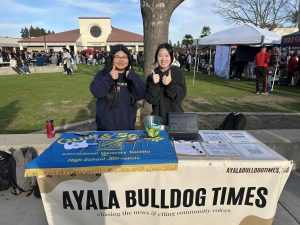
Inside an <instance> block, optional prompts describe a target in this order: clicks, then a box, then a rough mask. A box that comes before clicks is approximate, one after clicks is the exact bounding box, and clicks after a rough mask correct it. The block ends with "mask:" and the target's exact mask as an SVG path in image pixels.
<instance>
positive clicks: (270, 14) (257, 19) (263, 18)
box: [212, 0, 293, 30]
mask: <svg viewBox="0 0 300 225" xmlns="http://www.w3.org/2000/svg"><path fill="white" fill-rule="evenodd" d="M291 2H293V0H219V1H216V2H214V3H212V6H213V8H214V10H213V12H214V13H216V14H219V15H221V16H223V17H224V18H225V20H227V21H228V22H231V23H237V24H239V23H251V24H253V25H255V26H258V27H261V28H267V29H269V30H273V29H274V28H276V27H280V26H282V25H284V23H285V22H287V21H288V20H287V18H288V13H287V6H288V4H289V3H291Z"/></svg>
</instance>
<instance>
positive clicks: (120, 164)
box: [25, 130, 178, 176]
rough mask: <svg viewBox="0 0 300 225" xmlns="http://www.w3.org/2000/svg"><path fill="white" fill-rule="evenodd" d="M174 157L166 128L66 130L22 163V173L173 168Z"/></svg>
mask: <svg viewBox="0 0 300 225" xmlns="http://www.w3.org/2000/svg"><path fill="white" fill-rule="evenodd" d="M177 163H178V159H177V156H176V152H175V150H174V148H173V146H172V144H171V142H170V138H169V135H168V134H167V132H166V131H160V133H159V136H157V137H155V138H150V137H148V136H147V134H146V131H143V130H132V131H105V132H104V131H103V132H87V133H80V132H79V133H77V132H69V133H65V134H63V135H62V136H61V137H60V138H58V139H57V140H56V141H55V142H54V143H53V144H52V145H51V146H49V148H47V149H46V150H45V151H44V152H43V153H42V154H41V155H40V156H39V157H37V158H36V159H34V160H32V161H30V162H29V163H28V164H27V165H26V171H25V176H40V175H72V174H96V173H103V172H125V171H155V170H158V171H161V170H176V169H177Z"/></svg>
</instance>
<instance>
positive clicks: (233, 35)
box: [194, 24, 281, 78]
mask: <svg viewBox="0 0 300 225" xmlns="http://www.w3.org/2000/svg"><path fill="white" fill-rule="evenodd" d="M280 43H281V36H279V35H277V34H275V33H274V32H271V31H268V30H264V29H262V28H259V27H256V26H254V25H252V24H243V25H240V26H238V27H234V28H230V29H227V30H223V31H220V32H216V33H214V34H211V35H209V36H206V37H204V38H199V39H195V40H194V46H195V45H196V49H198V46H202V45H205V46H211V45H259V46H260V45H276V44H280ZM216 54H219V51H217V52H216ZM220 54H222V53H221V52H220ZM216 57H218V56H217V55H216ZM218 58H219V57H218ZM221 58H222V57H221ZM223 58H224V57H223ZM226 61H230V56H229V59H226ZM218 65H222V66H229V64H228V63H226V64H224V63H218ZM218 70H219V71H229V70H227V69H224V68H219V69H218ZM194 74H195V70H194ZM194 76H195V75H194ZM222 76H223V77H227V78H228V77H229V74H222Z"/></svg>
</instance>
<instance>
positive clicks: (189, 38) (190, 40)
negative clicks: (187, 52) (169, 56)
mask: <svg viewBox="0 0 300 225" xmlns="http://www.w3.org/2000/svg"><path fill="white" fill-rule="evenodd" d="M191 44H193V37H192V35H190V34H186V35H184V37H183V40H182V45H185V46H186V48H188V47H189V45H191Z"/></svg>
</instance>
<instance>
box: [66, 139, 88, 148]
mask: <svg viewBox="0 0 300 225" xmlns="http://www.w3.org/2000/svg"><path fill="white" fill-rule="evenodd" d="M88 146H89V144H88V143H87V142H86V140H84V141H81V142H71V143H67V144H64V148H65V149H67V150H69V149H78V148H87V147H88Z"/></svg>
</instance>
